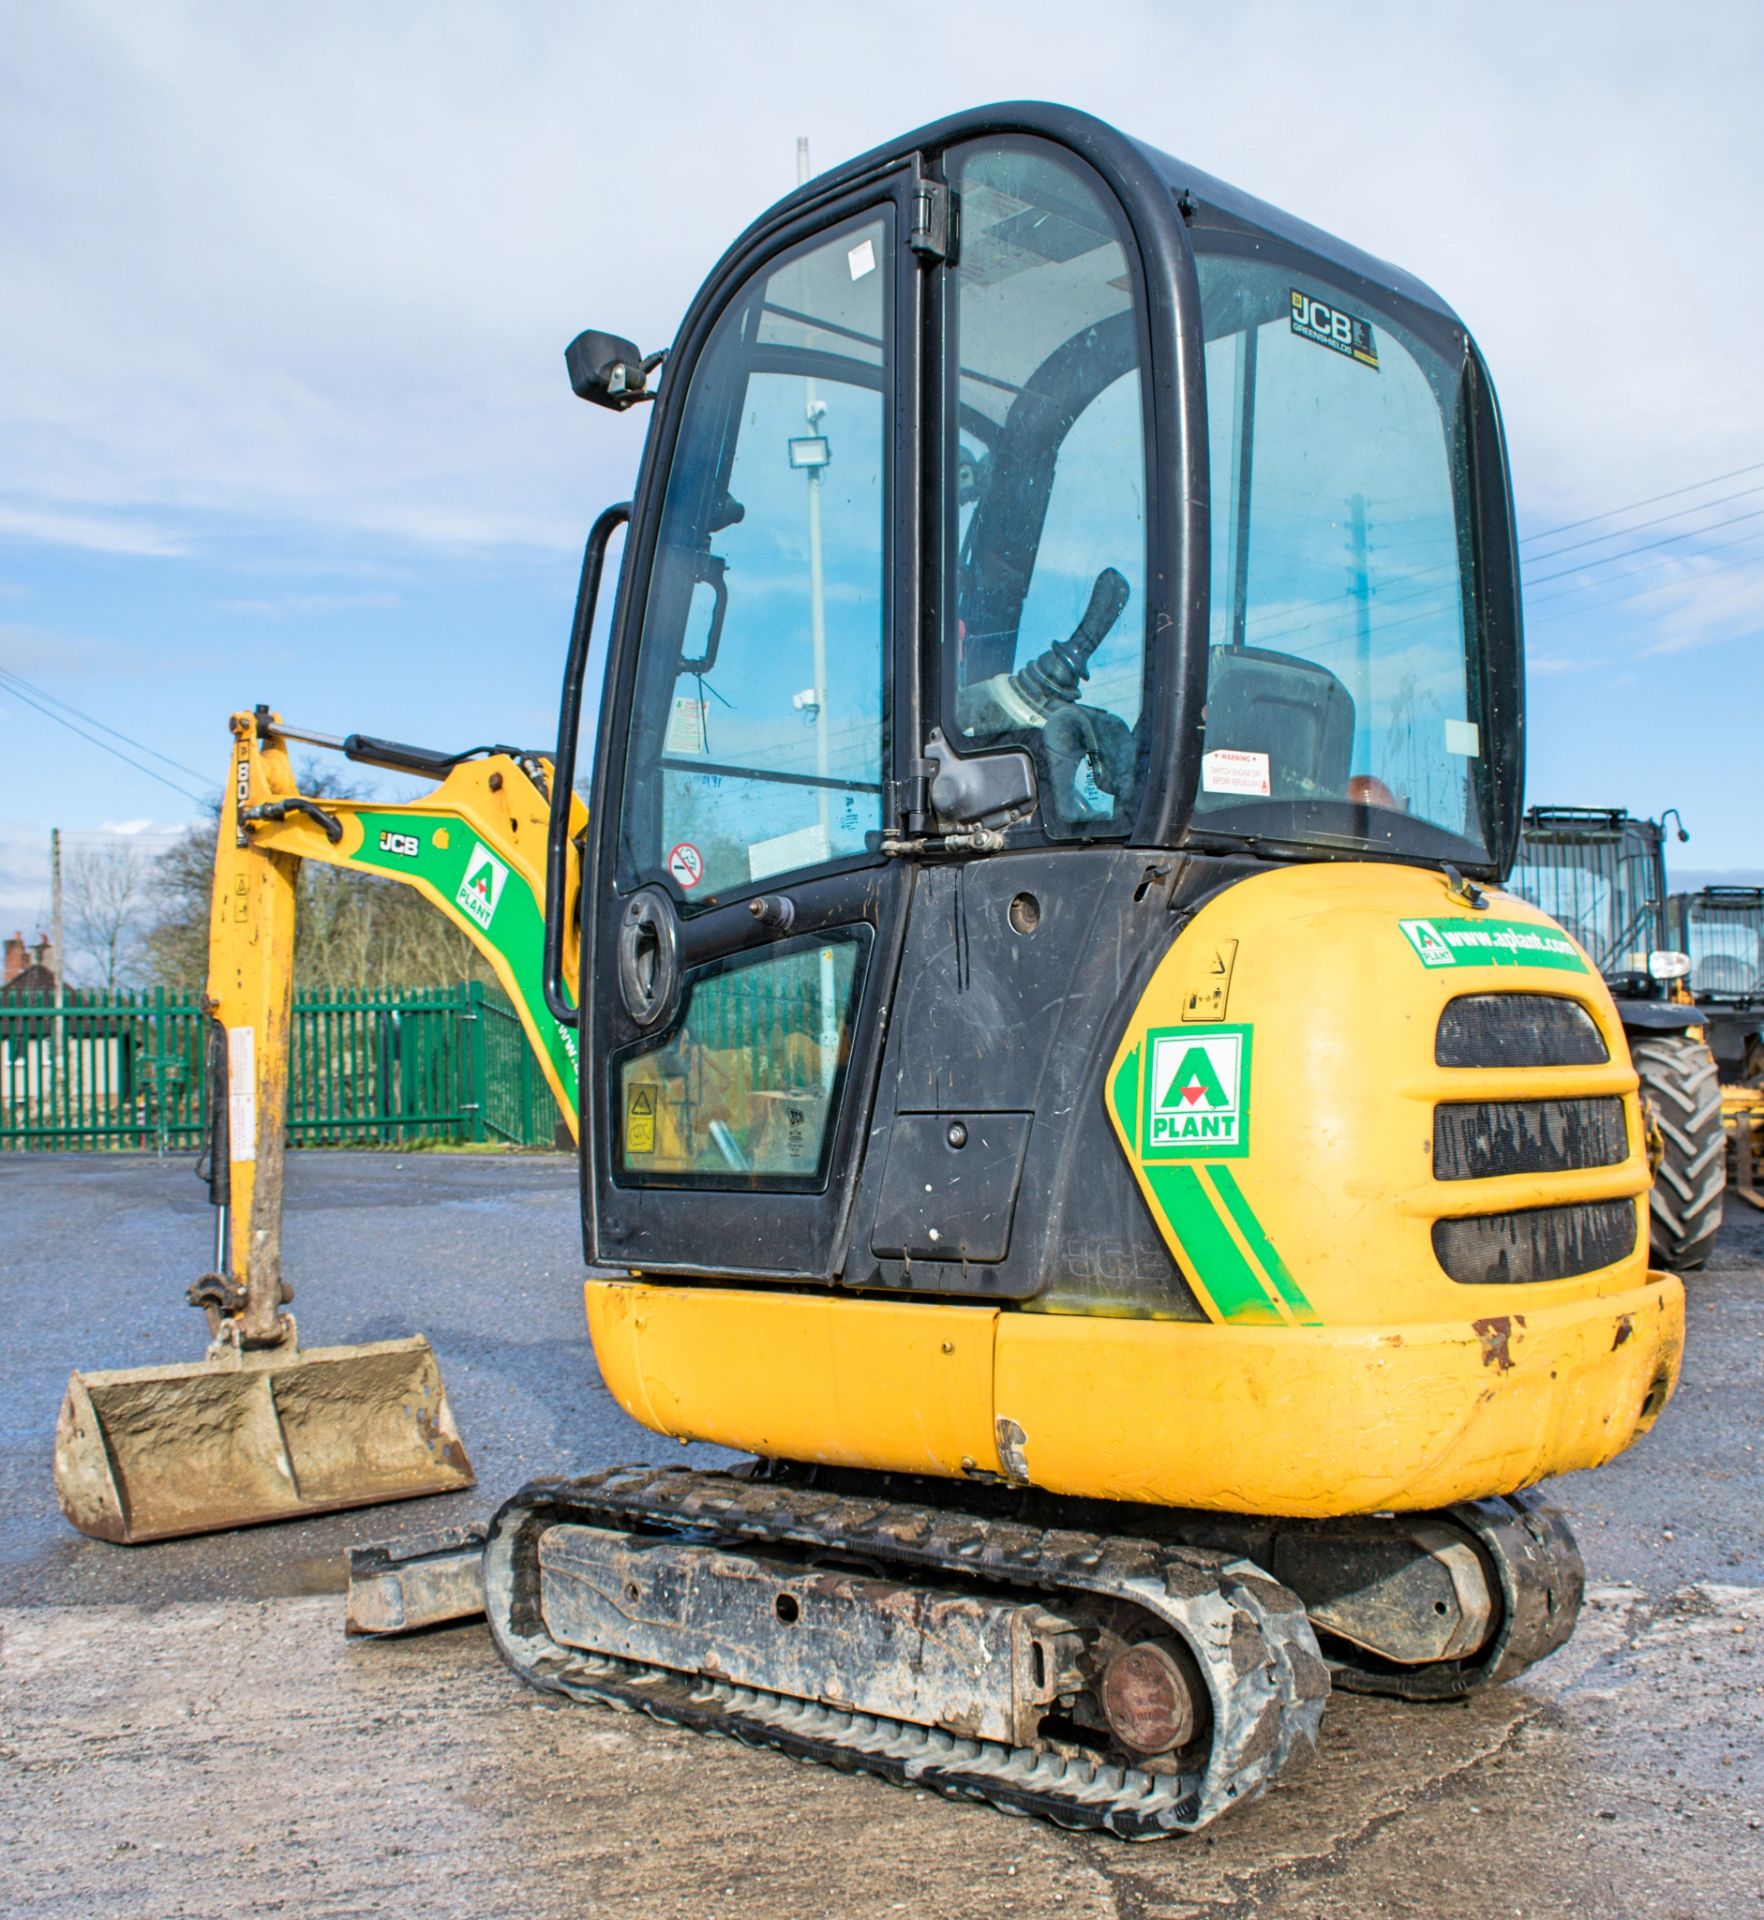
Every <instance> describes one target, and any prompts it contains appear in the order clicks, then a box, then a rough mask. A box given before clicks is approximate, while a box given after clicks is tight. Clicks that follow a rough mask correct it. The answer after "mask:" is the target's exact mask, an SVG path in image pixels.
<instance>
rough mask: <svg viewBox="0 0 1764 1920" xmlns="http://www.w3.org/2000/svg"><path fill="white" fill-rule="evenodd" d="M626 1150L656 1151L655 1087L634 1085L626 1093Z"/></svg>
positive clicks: (631, 1151)
mask: <svg viewBox="0 0 1764 1920" xmlns="http://www.w3.org/2000/svg"><path fill="white" fill-rule="evenodd" d="M625 1151H626V1152H627V1153H654V1151H655V1089H654V1088H653V1087H632V1088H631V1090H630V1091H629V1092H628V1093H627V1094H626V1095H625Z"/></svg>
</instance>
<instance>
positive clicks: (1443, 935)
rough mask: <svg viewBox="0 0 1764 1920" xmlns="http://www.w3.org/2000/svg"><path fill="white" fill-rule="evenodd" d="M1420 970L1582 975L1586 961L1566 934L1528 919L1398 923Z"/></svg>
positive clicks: (1478, 918)
mask: <svg viewBox="0 0 1764 1920" xmlns="http://www.w3.org/2000/svg"><path fill="white" fill-rule="evenodd" d="M1397 924H1398V925H1399V926H1400V927H1401V928H1402V930H1403V935H1404V937H1405V938H1406V939H1407V941H1408V943H1409V945H1410V946H1411V947H1413V948H1414V949H1415V954H1416V957H1417V958H1418V959H1419V960H1420V962H1421V964H1422V966H1424V967H1554V968H1555V969H1556V970H1557V971H1558V972H1561V973H1585V972H1586V962H1585V961H1584V960H1583V959H1582V958H1581V957H1580V955H1579V953H1578V952H1577V951H1576V950H1575V946H1574V942H1573V941H1572V940H1570V939H1569V938H1568V936H1567V935H1566V934H1565V933H1558V932H1556V931H1555V930H1554V928H1551V927H1540V926H1535V925H1533V924H1532V923H1531V922H1530V921H1528V920H1485V919H1483V918H1481V917H1480V916H1478V917H1477V918H1476V919H1474V920H1401V921H1398V923H1397Z"/></svg>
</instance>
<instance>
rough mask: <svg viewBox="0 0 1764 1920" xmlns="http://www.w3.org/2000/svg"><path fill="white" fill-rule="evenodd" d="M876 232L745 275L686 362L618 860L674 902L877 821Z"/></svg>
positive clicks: (883, 411) (886, 421)
mask: <svg viewBox="0 0 1764 1920" xmlns="http://www.w3.org/2000/svg"><path fill="white" fill-rule="evenodd" d="M891 229H892V212H891V210H888V209H883V210H881V211H878V212H876V213H872V214H869V215H866V216H864V217H863V218H861V219H859V220H856V221H853V222H850V223H848V224H847V225H845V226H843V227H841V228H839V229H837V230H836V231H835V232H834V233H833V234H832V236H831V237H829V238H825V239H822V240H819V241H817V242H816V243H815V244H813V245H811V246H807V247H804V248H801V249H799V250H798V251H797V252H795V253H794V254H792V255H789V256H787V257H786V258H785V259H784V260H783V261H782V262H781V263H775V264H773V265H771V266H769V267H767V268H766V269H764V270H763V271H762V272H761V273H760V274H758V275H756V276H755V277H754V279H753V280H752V281H750V282H749V284H748V285H747V286H746V287H745V288H744V289H743V290H742V291H741V292H739V293H738V294H737V295H736V297H735V299H734V300H733V301H732V302H731V303H730V305H729V306H728V307H727V308H726V309H725V311H724V313H723V316H722V318H721V320H720V321H719V322H718V323H717V327H716V330H715V332H714V334H713V336H712V338H711V339H710V341H709V343H708V344H707V345H706V347H705V348H704V350H703V351H702V353H701V354H700V356H699V358H698V360H697V362H696V364H695V365H694V366H693V368H692V369H691V373H690V378H691V382H692V385H691V389H690V392H689V393H688V396H687V400H686V405H685V409H684V415H683V419H682V422H681V426H680V433H679V439H678V442H677V444H676V449H675V453H674V457H673V464H672V466H671V468H670V470H669V474H668V487H667V497H666V500H665V503H664V505H663V509H662V516H661V525H660V531H659V535H658V544H657V548H656V554H655V560H654V564H653V571H652V574H651V577H650V583H649V591H648V595H647V600H646V606H645V613H644V623H643V632H642V636H641V641H640V648H639V656H638V669H637V684H636V689H635V694H634V698H633V702H632V713H631V721H630V736H629V748H628V752H627V759H626V767H625V791H624V808H623V814H622V817H621V822H620V828H621V830H620V838H619V863H618V878H619V884H620V885H621V886H622V887H632V886H636V885H640V884H642V883H643V882H645V881H655V882H659V883H660V884H662V885H664V886H666V887H668V888H669V890H670V891H671V892H672V894H673V895H674V898H675V900H676V902H677V903H678V905H679V907H680V910H681V911H682V912H684V913H688V914H690V913H692V912H694V911H696V910H697V909H699V908H700V907H702V906H704V905H706V904H709V903H711V902H712V901H713V900H714V899H715V898H716V897H717V896H719V895H721V894H725V893H727V892H730V891H739V890H741V889H744V888H747V887H750V886H752V885H754V884H756V883H758V882H762V881H765V880H769V879H771V878H773V877H774V876H775V875H779V874H783V873H788V872H793V871H798V870H801V869H804V868H813V867H820V866H825V865H827V864H829V863H831V862H836V861H839V860H842V859H849V858H852V857H856V856H862V855H863V854H864V853H865V851H866V841H865V836H866V835H873V834H874V833H876V831H877V830H878V829H879V828H880V827H881V825H882V781H883V773H882V754H883V725H884V712H885V706H884V697H883V652H884V636H885V634H886V632H887V625H886V621H887V592H886V563H887V551H888V542H887V538H886V531H887V526H888V502H889V486H890V474H889V465H890V462H889V430H890V424H891V420H892V413H893V407H892V401H893V347H892V342H891V340H890V337H889V336H890V326H889V314H890V301H889V296H888V285H889V281H890V271H889V264H890V259H891V253H890V248H891Z"/></svg>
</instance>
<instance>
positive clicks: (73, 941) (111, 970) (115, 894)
mask: <svg viewBox="0 0 1764 1920" xmlns="http://www.w3.org/2000/svg"><path fill="white" fill-rule="evenodd" d="M62 885H63V889H64V892H63V902H64V904H63V913H64V916H65V920H66V938H67V943H68V947H69V949H70V951H71V952H72V953H73V954H75V955H77V956H78V958H79V959H80V961H81V962H83V963H84V964H83V965H82V967H81V971H82V972H84V973H87V974H89V975H91V976H94V977H95V979H96V983H97V984H98V985H100V986H102V987H104V988H105V989H106V991H108V992H112V993H114V992H115V991H116V989H117V988H118V987H128V986H134V985H136V984H137V983H138V982H139V981H140V979H141V978H142V975H143V973H144V971H145V966H146V951H145V940H146V935H147V928H148V923H149V920H150V918H151V910H152V892H153V862H152V859H151V858H150V856H149V855H147V854H146V853H144V852H143V850H142V849H141V847H140V846H139V845H138V844H137V843H136V842H135V841H133V840H131V839H127V838H124V837H121V836H119V837H118V838H116V839H115V840H112V841H110V842H108V843H107V844H105V845H103V846H96V847H82V848H80V850H79V851H78V852H77V853H75V854H74V855H73V857H72V858H71V859H70V860H69V861H68V862H67V864H66V867H65V869H64V878H63V881H62Z"/></svg>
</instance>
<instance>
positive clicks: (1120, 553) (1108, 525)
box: [944, 141, 1146, 839]
mask: <svg viewBox="0 0 1764 1920" xmlns="http://www.w3.org/2000/svg"><path fill="white" fill-rule="evenodd" d="M948 166H949V173H950V178H951V182H952V184H953V186H954V188H955V191H956V193H957V195H958V202H959V207H960V246H959V250H958V254H957V259H956V266H955V270H954V281H955V290H954V298H953V305H954V325H953V328H952V329H951V347H950V354H951V357H950V361H949V364H948V368H947V386H946V392H947V393H948V395H949V397H950V398H951V400H952V401H953V404H952V405H951V407H950V408H949V412H950V415H951V427H950V431H951V435H952V440H953V444H952V445H951V446H950V447H949V448H948V449H947V459H946V466H945V471H946V472H947V473H949V474H950V476H951V480H950V484H949V488H948V495H947V499H946V503H945V504H946V513H947V526H948V539H949V543H950V546H951V548H952V550H953V552H954V555H955V592H954V594H953V596H952V597H951V598H952V604H951V608H950V612H949V616H948V631H947V632H946V635H945V645H946V660H947V671H946V675H945V694H944V707H945V713H946V715H948V716H950V718H951V719H952V720H953V726H952V727H951V728H950V734H951V739H952V744H954V745H955V746H956V747H957V748H958V750H960V751H963V752H976V751H983V750H985V749H987V748H995V747H1000V746H1014V747H1022V748H1026V749H1027V750H1028V751H1029V753H1030V755H1031V756H1032V758H1033V760H1034V763H1035V769H1036V779H1037V786H1038V790H1039V803H1040V804H1039V813H1038V816H1037V818H1038V821H1039V824H1040V826H1041V827H1042V829H1043V831H1045V832H1046V833H1047V834H1049V835H1050V836H1052V837H1054V838H1057V839H1074V838H1080V837H1083V838H1089V837H1095V836H1108V835H1119V834H1123V833H1125V832H1126V831H1127V830H1128V828H1129V826H1130V824H1131V822H1132V818H1133V809H1134V804H1135V801H1136V799H1137V796H1138V788H1139V779H1140V752H1139V718H1140V707H1141V697H1142V686H1143V681H1144V673H1145V607H1146V593H1145V552H1146V478H1145V470H1146V455H1145V432H1144V424H1143V402H1142V398H1141V392H1140V342H1139V325H1138V317H1137V312H1136V307H1137V295H1136V292H1135V280H1134V270H1133V267H1132V264H1131V262H1130V260H1129V257H1128V252H1127V248H1126V245H1125V234H1124V229H1123V226H1122V222H1121V217H1120V215H1119V213H1118V211H1117V210H1116V209H1115V207H1114V205H1113V203H1112V201H1111V200H1110V199H1109V198H1108V196H1107V195H1106V194H1105V193H1104V192H1103V191H1102V189H1101V188H1100V186H1099V185H1097V184H1096V183H1095V182H1093V180H1092V179H1091V177H1090V176H1089V175H1088V174H1087V173H1086V172H1085V171H1084V170H1082V169H1081V168H1080V167H1079V166H1078V165H1077V163H1076V162H1074V161H1072V160H1070V159H1068V158H1067V157H1065V156H1064V155H1062V154H1061V153H1059V152H1058V151H1057V150H1056V149H1054V148H1052V147H1049V146H1045V145H1042V144H1040V143H1038V142H1033V141H1010V142H1000V143H985V144H981V145H976V146H973V147H969V148H965V149H957V150H955V151H954V152H952V153H951V154H950V156H949V160H948Z"/></svg>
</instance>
